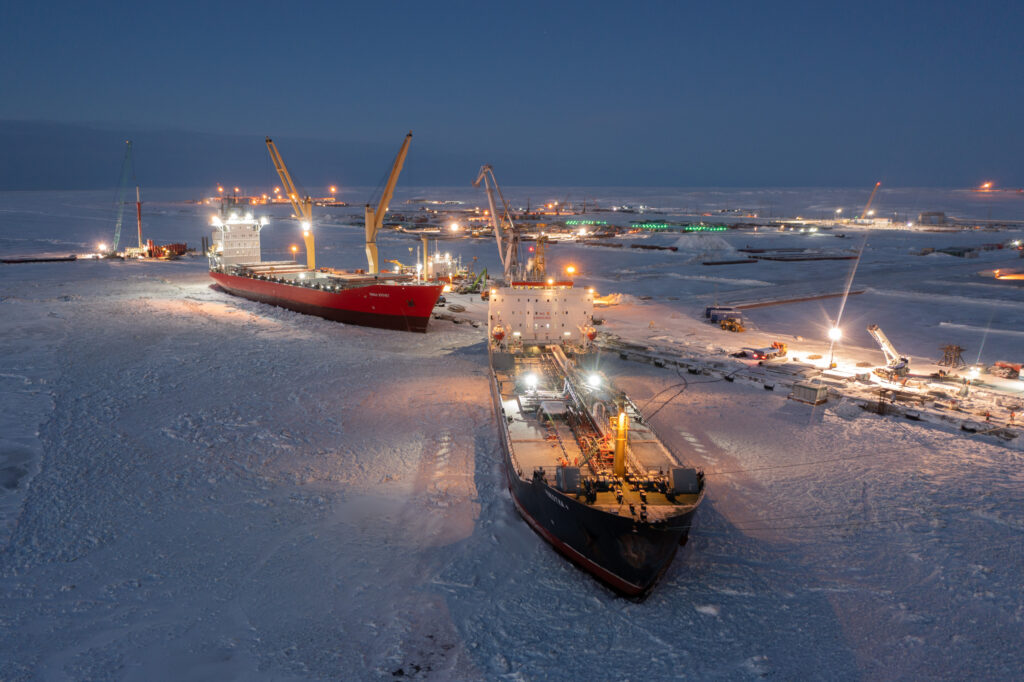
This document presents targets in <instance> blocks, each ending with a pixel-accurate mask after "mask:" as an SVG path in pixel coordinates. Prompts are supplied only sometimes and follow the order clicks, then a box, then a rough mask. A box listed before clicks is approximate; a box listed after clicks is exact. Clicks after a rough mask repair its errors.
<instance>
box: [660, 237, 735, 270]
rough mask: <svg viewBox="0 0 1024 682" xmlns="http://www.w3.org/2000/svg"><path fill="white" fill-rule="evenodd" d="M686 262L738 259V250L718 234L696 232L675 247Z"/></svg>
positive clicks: (677, 242) (678, 240) (682, 239)
mask: <svg viewBox="0 0 1024 682" xmlns="http://www.w3.org/2000/svg"><path fill="white" fill-rule="evenodd" d="M673 246H675V247H676V248H677V249H679V251H678V253H679V255H681V256H682V257H684V258H686V262H687V263H688V264H689V263H698V262H702V261H706V260H728V259H731V258H735V257H736V249H735V247H733V246H732V245H731V244H729V242H727V241H725V239H723V238H722V237H720V236H718V235H717V234H710V233H707V232H695V233H691V234H686V235H683V236H682V237H680V238H679V239H677V240H676V243H675V244H674V245H673Z"/></svg>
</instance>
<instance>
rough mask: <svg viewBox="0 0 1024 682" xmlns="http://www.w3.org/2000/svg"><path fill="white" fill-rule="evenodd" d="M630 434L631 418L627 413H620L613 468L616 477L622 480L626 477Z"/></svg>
mask: <svg viewBox="0 0 1024 682" xmlns="http://www.w3.org/2000/svg"><path fill="white" fill-rule="evenodd" d="M628 433H629V417H627V416H626V413H625V412H619V424H618V428H616V429H615V460H614V462H613V467H614V469H615V476H616V477H618V478H622V477H623V476H625V475H626V436H627V434H628Z"/></svg>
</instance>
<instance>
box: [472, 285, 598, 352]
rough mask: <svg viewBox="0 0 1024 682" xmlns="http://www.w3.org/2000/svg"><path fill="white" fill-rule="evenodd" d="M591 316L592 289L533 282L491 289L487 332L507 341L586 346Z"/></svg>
mask: <svg viewBox="0 0 1024 682" xmlns="http://www.w3.org/2000/svg"><path fill="white" fill-rule="evenodd" d="M593 314H594V292H593V290H592V289H576V288H574V287H572V285H571V284H569V283H554V284H548V285H544V284H538V283H534V282H529V283H523V284H522V285H517V283H513V286H511V287H503V288H500V289H492V290H491V294H490V305H489V306H488V329H489V330H490V334H491V336H492V338H493V337H494V333H495V330H496V329H497V331H498V333H499V334H501V333H502V332H503V333H504V338H505V340H506V341H507V342H515V341H519V342H522V343H545V344H551V343H562V342H571V343H579V344H583V345H586V343H587V342H588V340H589V336H588V335H592V334H593V328H592V327H591V324H592V323H593V322H592V318H593Z"/></svg>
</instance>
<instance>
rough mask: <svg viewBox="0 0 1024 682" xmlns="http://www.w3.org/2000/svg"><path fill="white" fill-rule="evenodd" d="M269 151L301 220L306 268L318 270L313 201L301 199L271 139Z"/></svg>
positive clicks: (308, 197) (268, 146)
mask: <svg viewBox="0 0 1024 682" xmlns="http://www.w3.org/2000/svg"><path fill="white" fill-rule="evenodd" d="M267 151H269V152H270V159H271V160H272V161H273V162H274V169H275V170H277V174H278V176H279V177H280V178H281V184H283V185H284V191H285V193H286V194H287V195H288V200H289V201H290V202H292V210H294V211H295V217H296V218H298V219H299V223H300V224H301V225H302V240H303V241H304V242H305V244H306V267H308V268H309V269H310V270H316V249H315V244H314V240H313V199H311V198H310V196H309V195H308V194H307V195H306V196H305V197H299V190H298V189H297V188H296V187H295V182H294V181H293V180H292V176H291V173H289V172H288V167H287V166H285V165H284V159H282V158H281V153H280V152H279V151H277V145H275V144H274V141H273V140H271V139H270V138H269V137H268V138H267Z"/></svg>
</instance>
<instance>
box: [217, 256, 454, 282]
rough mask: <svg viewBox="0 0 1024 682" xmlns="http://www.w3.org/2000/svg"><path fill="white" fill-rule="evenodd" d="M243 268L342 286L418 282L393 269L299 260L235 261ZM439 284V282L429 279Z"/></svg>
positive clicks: (248, 271) (256, 274) (243, 271)
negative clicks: (315, 265)
mask: <svg viewBox="0 0 1024 682" xmlns="http://www.w3.org/2000/svg"><path fill="white" fill-rule="evenodd" d="M234 267H236V268H237V269H238V270H239V271H240V272H239V274H244V275H248V276H252V277H261V276H262V277H273V278H276V279H281V280H288V281H293V282H295V283H296V284H302V285H305V286H309V285H313V284H327V285H332V284H333V285H337V286H340V287H348V286H357V285H367V284H418V282H416V281H415V278H414V277H413V276H412V275H401V274H397V273H393V272H380V273H377V274H376V275H371V274H368V273H366V272H364V271H362V270H355V271H348V270H335V269H334V268H319V269H317V270H310V269H309V268H307V267H306V266H304V265H301V264H299V263H298V262H296V261H261V262H259V263H238V264H237V265H235V266H234ZM428 284H433V285H435V286H436V283H428Z"/></svg>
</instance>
